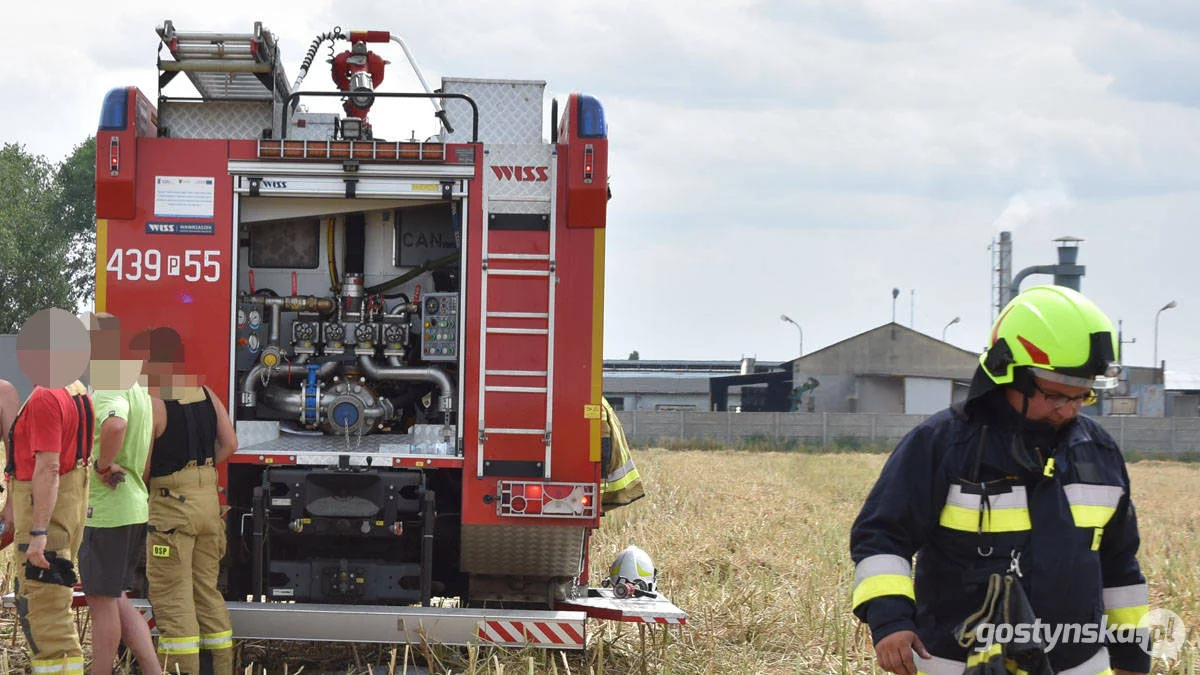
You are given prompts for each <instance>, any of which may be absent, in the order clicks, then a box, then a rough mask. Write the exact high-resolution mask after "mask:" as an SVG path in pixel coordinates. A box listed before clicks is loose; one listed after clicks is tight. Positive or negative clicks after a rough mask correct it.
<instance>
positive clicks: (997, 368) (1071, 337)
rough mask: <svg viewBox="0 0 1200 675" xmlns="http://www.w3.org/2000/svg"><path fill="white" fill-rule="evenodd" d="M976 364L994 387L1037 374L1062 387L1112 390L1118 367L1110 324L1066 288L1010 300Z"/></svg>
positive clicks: (1045, 289)
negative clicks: (1022, 373) (1018, 374)
mask: <svg viewBox="0 0 1200 675" xmlns="http://www.w3.org/2000/svg"><path fill="white" fill-rule="evenodd" d="M989 344H990V347H989V348H988V350H987V351H986V352H984V353H983V354H982V355H981V356H980V357H979V363H980V365H982V366H983V370H984V372H985V373H986V374H987V376H988V377H989V378H991V380H992V382H994V383H996V384H998V385H1007V384H1011V383H1012V382H1013V377H1014V369H1016V368H1021V367H1028V368H1038V369H1040V370H1041V371H1044V372H1041V373H1039V375H1042V376H1044V377H1046V378H1047V379H1055V380H1058V381H1061V382H1063V383H1064V384H1069V385H1074V386H1087V387H1094V388H1096V389H1111V388H1112V387H1115V386H1116V377H1117V374H1118V373H1120V370H1121V366H1120V364H1118V363H1117V359H1116V352H1117V333H1116V331H1114V330H1113V325H1112V321H1110V320H1109V318H1108V316H1106V315H1105V314H1104V312H1102V311H1101V310H1100V308H1099V307H1097V306H1096V305H1095V303H1093V302H1092V301H1091V300H1088V299H1087V298H1086V297H1084V296H1083V295H1082V294H1081V293H1079V292H1078V291H1074V290H1071V289H1070V288H1066V287H1064V286H1034V287H1033V288H1030V289H1029V290H1026V291H1024V292H1022V293H1021V294H1020V295H1018V296H1017V297H1015V298H1013V299H1012V302H1009V303H1008V306H1006V307H1005V308H1004V311H1002V312H1000V317H999V318H998V319H996V323H995V324H994V325H993V326H992V333H991V339H990V340H989Z"/></svg>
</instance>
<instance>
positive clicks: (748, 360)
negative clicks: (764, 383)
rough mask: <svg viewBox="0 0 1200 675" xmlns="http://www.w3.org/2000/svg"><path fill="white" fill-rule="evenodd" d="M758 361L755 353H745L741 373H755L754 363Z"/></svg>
mask: <svg viewBox="0 0 1200 675" xmlns="http://www.w3.org/2000/svg"><path fill="white" fill-rule="evenodd" d="M756 361H757V359H756V358H754V355H753V354H745V355H743V356H742V367H741V373H740V374H741V375H753V374H754V365H755V362H756Z"/></svg>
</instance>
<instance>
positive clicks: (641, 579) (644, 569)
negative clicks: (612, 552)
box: [604, 546, 658, 593]
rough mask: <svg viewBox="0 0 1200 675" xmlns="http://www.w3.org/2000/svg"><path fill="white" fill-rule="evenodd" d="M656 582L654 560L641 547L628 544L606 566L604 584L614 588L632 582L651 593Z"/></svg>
mask: <svg viewBox="0 0 1200 675" xmlns="http://www.w3.org/2000/svg"><path fill="white" fill-rule="evenodd" d="M657 582H658V570H656V569H654V561H652V560H650V556H649V555H647V554H646V552H645V551H643V550H642V549H640V548H638V547H636V546H630V547H628V548H626V549H625V550H624V551H621V552H620V553H618V554H617V557H616V558H615V559H614V560H613V563H612V565H611V566H610V567H609V568H608V578H607V579H605V580H604V585H605V586H612V587H613V589H614V590H615V589H617V588H619V587H621V586H622V585H623V584H632V585H633V586H634V587H636V588H637V589H638V590H641V591H649V592H651V593H653V592H654V591H655V588H656V587H657V585H658V584H657Z"/></svg>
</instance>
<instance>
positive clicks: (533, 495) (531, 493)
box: [525, 484, 542, 499]
mask: <svg viewBox="0 0 1200 675" xmlns="http://www.w3.org/2000/svg"><path fill="white" fill-rule="evenodd" d="M525 496H526V497H528V498H529V499H541V498H542V486H541V485H536V484H535V485H526V486H525Z"/></svg>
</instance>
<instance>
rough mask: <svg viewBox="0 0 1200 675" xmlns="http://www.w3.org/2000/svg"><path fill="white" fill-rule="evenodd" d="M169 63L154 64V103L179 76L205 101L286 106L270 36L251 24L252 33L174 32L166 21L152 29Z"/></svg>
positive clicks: (280, 64) (284, 87) (259, 24)
mask: <svg viewBox="0 0 1200 675" xmlns="http://www.w3.org/2000/svg"><path fill="white" fill-rule="evenodd" d="M156 30H157V32H158V36H159V38H160V39H161V40H162V42H161V44H160V45H159V50H160V53H161V50H162V47H164V46H165V47H166V48H167V50H168V51H169V52H170V54H171V56H172V57H173V59H172V60H164V59H163V58H161V57H160V58H159V59H158V70H159V78H158V88H159V98H160V99H161V98H162V88H163V87H164V86H166V85H167V83H169V82H170V81H171V80H172V79H174V78H175V76H176V75H178V74H179V73H181V72H182V73H184V74H185V75H187V77H188V79H189V80H191V81H192V84H193V85H194V86H195V87H196V90H197V91H198V92H200V96H201V97H202V98H203V99H205V100H231V101H269V102H273V103H280V102H282V101H286V100H287V97H288V95H289V94H290V93H291V87H290V85H288V81H287V75H286V74H285V73H284V71H283V62H282V60H281V59H280V58H279V46H278V44H276V42H275V36H274V35H272V34H271V32H270V31H268V30H266V29H264V28H263V26H262V22H257V21H256V22H255V23H254V32H252V33H201V32H179V31H177V30H176V29H175V25H174V24H173V23H172V22H171V21H169V20H168V21H164V22H163V25H162V26H159V27H158V28H157V29H156Z"/></svg>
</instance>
